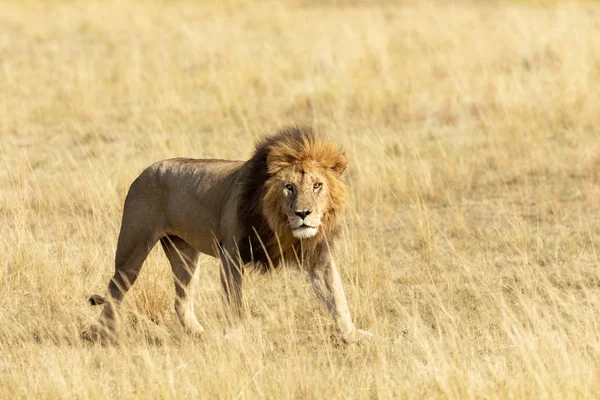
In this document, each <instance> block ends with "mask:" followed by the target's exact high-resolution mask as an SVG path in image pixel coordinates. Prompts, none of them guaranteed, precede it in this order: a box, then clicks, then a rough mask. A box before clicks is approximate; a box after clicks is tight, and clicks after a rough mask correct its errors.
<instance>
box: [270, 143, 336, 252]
mask: <svg viewBox="0 0 600 400" xmlns="http://www.w3.org/2000/svg"><path fill="white" fill-rule="evenodd" d="M284 139H285V137H284ZM268 150H269V153H268V156H267V160H266V161H267V172H268V175H269V177H268V179H267V181H266V182H265V183H264V192H263V194H264V197H263V199H262V214H263V216H264V217H265V218H266V220H267V221H268V224H269V226H270V228H271V229H272V230H273V232H275V233H276V234H277V235H280V237H286V236H288V235H289V233H291V236H292V237H293V238H296V239H310V238H313V237H314V238H316V239H317V240H318V239H319V238H323V237H324V236H325V235H327V234H329V233H331V232H333V231H334V230H335V229H336V227H337V226H338V225H339V222H340V219H341V215H342V214H343V210H344V206H345V197H346V196H345V195H346V190H345V186H344V184H343V182H342V180H341V179H340V178H341V175H342V173H343V171H344V170H345V169H346V158H345V157H344V155H343V154H342V153H341V152H340V151H339V149H338V148H337V146H336V145H335V144H333V143H331V142H329V141H326V140H325V139H323V138H320V137H317V136H313V135H312V134H311V135H306V137H300V138H299V139H296V140H295V141H290V140H288V141H286V140H282V141H281V142H280V143H279V142H277V143H274V144H271V146H270V147H269V149H268ZM281 235H283V236H281Z"/></svg>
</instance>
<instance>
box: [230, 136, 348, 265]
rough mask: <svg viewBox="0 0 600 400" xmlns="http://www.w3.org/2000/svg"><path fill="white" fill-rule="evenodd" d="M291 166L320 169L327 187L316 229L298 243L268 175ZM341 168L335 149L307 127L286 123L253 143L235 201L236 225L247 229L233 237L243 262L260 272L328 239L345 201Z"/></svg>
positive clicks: (334, 231) (333, 233)
mask: <svg viewBox="0 0 600 400" xmlns="http://www.w3.org/2000/svg"><path fill="white" fill-rule="evenodd" d="M292 166H297V167H300V168H301V169H303V170H309V169H311V168H322V169H323V170H324V171H325V176H326V179H327V183H328V185H329V188H330V190H329V192H330V195H329V197H330V198H329V204H328V209H327V210H326V212H325V213H324V215H323V219H322V221H323V222H322V225H321V228H320V229H319V232H318V234H317V235H316V236H315V237H313V238H310V239H306V240H302V242H300V240H299V239H296V238H294V237H293V236H292V234H291V232H290V230H289V228H287V227H286V225H285V220H284V216H283V215H281V212H280V206H279V201H280V200H279V197H278V196H277V195H276V194H277V193H278V189H276V188H275V187H274V185H273V182H272V180H271V177H272V176H273V175H274V174H275V173H277V172H278V171H280V170H282V169H285V168H289V167H292ZM345 167H346V160H345V158H344V157H343V155H342V154H341V152H340V150H339V148H338V147H337V146H336V145H335V144H333V143H331V142H330V141H328V140H326V139H325V138H324V137H323V136H320V135H317V134H316V133H315V132H314V131H313V129H312V128H311V127H308V126H293V127H287V128H284V129H282V130H280V131H279V132H278V133H276V134H275V135H273V136H269V137H266V138H264V139H263V140H261V141H260V142H258V143H257V144H256V150H255V152H254V155H253V156H252V158H250V160H248V161H247V162H246V163H245V165H244V167H243V169H242V174H243V177H244V178H243V180H242V182H243V183H242V184H243V185H244V187H243V189H242V194H241V201H240V203H239V206H238V218H239V220H240V226H242V227H244V229H246V232H244V235H242V238H240V239H239V241H238V248H239V252H240V257H241V259H242V262H243V263H250V262H253V264H254V265H255V266H256V267H257V269H259V270H261V271H262V272H265V271H267V270H269V269H271V268H273V267H277V266H278V265H279V264H280V263H281V261H282V259H284V260H289V261H293V260H296V259H297V257H299V258H304V257H303V256H304V255H305V254H307V253H313V252H314V251H315V250H316V248H317V247H318V245H319V244H322V243H324V242H331V239H333V238H334V237H335V236H337V234H338V232H339V226H340V222H341V217H342V214H343V211H344V208H345V203H346V188H345V186H344V184H343V182H342V181H341V179H340V174H341V172H342V171H343V170H344V169H345ZM300 249H301V253H302V254H299V253H300Z"/></svg>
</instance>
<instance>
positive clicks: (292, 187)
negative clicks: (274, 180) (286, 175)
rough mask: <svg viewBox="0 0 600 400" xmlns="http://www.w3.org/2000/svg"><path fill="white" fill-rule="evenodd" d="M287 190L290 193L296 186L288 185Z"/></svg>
mask: <svg viewBox="0 0 600 400" xmlns="http://www.w3.org/2000/svg"><path fill="white" fill-rule="evenodd" d="M285 188H286V189H287V190H289V191H290V192H293V191H294V185H292V184H291V183H288V184H287V185H285Z"/></svg>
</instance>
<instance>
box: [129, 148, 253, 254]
mask: <svg viewBox="0 0 600 400" xmlns="http://www.w3.org/2000/svg"><path fill="white" fill-rule="evenodd" d="M243 165H244V163H243V162H241V161H225V160H195V159H180V158H175V159H170V160H164V161H160V162H157V163H155V164H153V165H151V166H150V167H148V168H147V169H146V170H145V171H144V172H143V173H142V174H141V175H140V176H139V177H138V178H137V179H136V180H135V181H134V183H133V184H132V185H131V188H130V189H129V193H128V195H127V199H126V200H125V207H124V211H123V223H122V231H121V235H126V236H125V238H124V239H123V240H127V241H130V240H131V236H132V235H135V236H139V235H140V234H143V235H151V236H153V239H155V240H154V243H156V242H157V241H158V240H159V239H160V238H162V237H166V236H178V237H180V238H181V239H183V240H184V241H185V242H186V243H189V244H190V245H191V246H192V247H194V248H195V249H196V250H198V251H200V252H202V253H204V254H208V255H210V256H213V257H218V256H219V254H218V252H216V249H217V247H216V246H215V243H220V242H221V241H222V238H223V237H224V236H226V235H235V234H236V228H235V225H236V222H237V219H236V218H235V214H236V208H237V201H238V198H239V190H240V188H239V180H240V172H241V169H242V168H243ZM126 219H127V220H126ZM147 224H148V225H150V226H148V225H147ZM140 225H142V226H140ZM143 231H148V232H144V233H142V232H143Z"/></svg>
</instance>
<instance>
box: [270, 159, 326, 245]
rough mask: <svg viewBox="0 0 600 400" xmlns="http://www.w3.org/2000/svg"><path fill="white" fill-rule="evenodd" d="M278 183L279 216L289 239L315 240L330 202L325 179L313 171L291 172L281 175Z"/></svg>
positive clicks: (322, 175)
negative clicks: (280, 215)
mask: <svg viewBox="0 0 600 400" xmlns="http://www.w3.org/2000/svg"><path fill="white" fill-rule="evenodd" d="M279 181H280V182H279V183H280V190H281V200H282V203H283V207H282V212H283V213H284V215H285V217H286V218H287V224H288V226H289V227H290V229H291V230H292V235H294V237H295V238H298V239H308V238H311V237H313V236H315V235H316V234H317V232H318V230H319V226H320V225H321V218H322V216H323V214H324V213H325V212H326V211H327V204H328V202H329V185H328V184H327V177H326V176H325V174H323V173H322V172H321V171H318V170H316V169H314V170H311V171H297V170H293V171H288V172H287V173H283V174H282V176H281V177H280V179H279Z"/></svg>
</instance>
